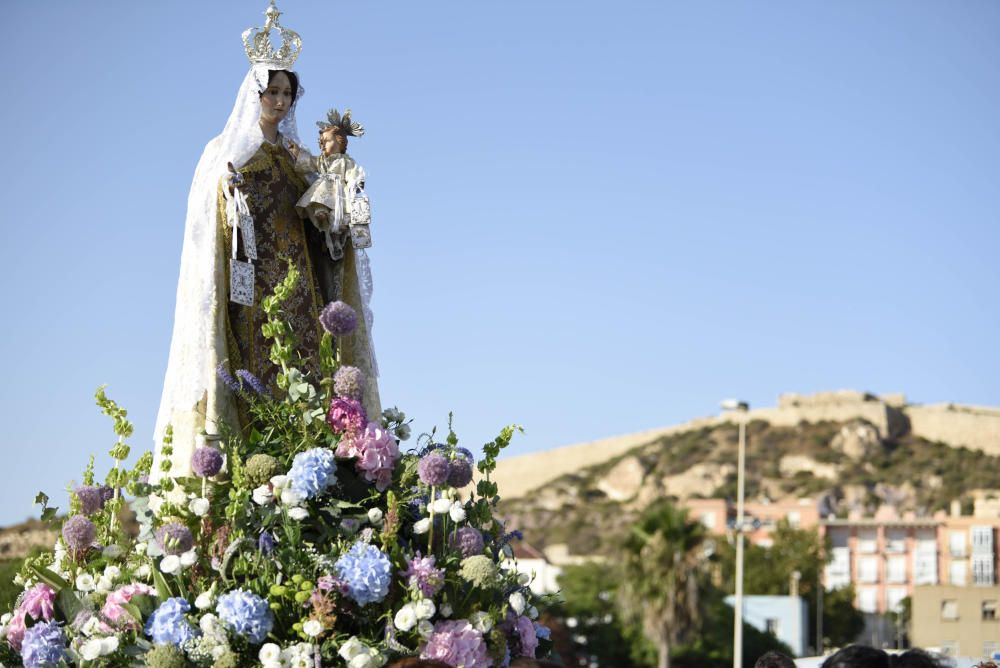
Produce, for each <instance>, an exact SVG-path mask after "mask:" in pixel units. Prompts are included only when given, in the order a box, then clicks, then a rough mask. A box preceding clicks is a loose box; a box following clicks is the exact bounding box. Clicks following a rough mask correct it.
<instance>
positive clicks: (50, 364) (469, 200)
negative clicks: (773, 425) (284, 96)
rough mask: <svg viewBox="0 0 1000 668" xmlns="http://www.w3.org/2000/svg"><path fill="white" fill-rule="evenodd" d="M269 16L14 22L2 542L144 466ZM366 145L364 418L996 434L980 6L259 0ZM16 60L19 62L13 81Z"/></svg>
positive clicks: (46, 6)
mask: <svg viewBox="0 0 1000 668" xmlns="http://www.w3.org/2000/svg"><path fill="white" fill-rule="evenodd" d="M265 6H266V2H265V1H264V0H238V1H237V0H212V1H211V2H202V3H191V2H170V3H166V2H160V3H152V2H134V1H127V2H126V1H107V0H106V1H102V2H99V3H94V2H67V1H65V0H47V1H46V2H29V1H28V0H15V1H13V2H10V3H8V4H7V6H6V11H5V14H6V15H7V18H8V21H7V31H8V35H7V37H8V39H7V42H6V45H7V53H8V61H9V62H13V61H14V60H16V62H18V63H20V65H19V66H17V67H14V68H8V69H7V71H6V72H5V74H4V77H5V85H4V91H5V94H4V95H5V103H4V104H3V105H2V111H0V114H2V119H3V127H4V128H5V129H6V133H5V138H4V144H5V145H6V146H8V147H9V148H11V151H10V152H9V153H8V154H7V159H6V160H4V161H3V162H2V163H0V178H2V183H3V194H4V198H3V199H4V204H3V210H2V211H3V212H2V218H0V220H2V230H3V239H4V241H3V243H2V244H0V279H2V285H3V287H4V293H5V297H4V300H3V327H2V328H0V349H2V350H3V351H4V353H5V363H4V368H5V371H6V374H5V376H6V379H5V382H4V383H3V384H2V385H0V407H2V408H0V411H2V422H3V430H2V435H0V447H2V449H3V453H4V455H5V457H4V466H3V468H2V473H0V480H2V481H3V483H4V484H3V485H2V486H0V499H2V502H3V503H2V504H0V523H7V522H11V521H16V520H20V519H22V518H24V517H26V516H27V515H28V514H29V513H31V512H32V509H31V506H30V501H31V498H32V497H33V495H34V493H35V491H37V490H39V489H45V490H47V491H48V492H49V494H50V495H51V496H52V497H53V498H54V499H55V500H56V501H57V502H58V503H60V504H61V505H65V493H63V492H62V491H61V490H62V489H63V488H65V486H66V485H67V484H68V483H69V482H70V481H71V480H73V479H74V478H76V479H78V477H79V473H80V471H81V469H82V467H83V465H84V464H85V462H86V459H87V456H88V454H89V453H99V454H100V455H101V461H105V462H106V461H107V457H106V455H105V452H106V450H107V449H108V448H109V447H110V445H111V444H112V443H113V440H114V438H113V434H112V433H111V429H110V422H109V420H107V418H105V417H103V416H102V415H100V414H99V413H98V411H97V410H96V408H95V407H94V406H93V402H92V399H91V396H92V394H93V390H94V388H95V387H96V386H97V385H99V384H101V383H108V384H110V389H109V393H110V395H111V396H112V397H114V398H116V399H117V400H118V401H120V402H121V403H123V404H124V405H125V406H126V407H128V408H129V410H130V415H131V417H133V418H134V420H135V423H136V436H135V437H134V438H133V439H132V444H133V446H135V447H136V449H144V448H146V447H148V446H149V445H150V443H151V432H152V424H153V420H154V417H155V412H156V409H157V405H158V402H159V393H160V386H161V383H162V379H163V372H164V369H165V366H166V359H167V350H168V345H169V339H170V333H171V320H172V315H173V308H174V290H175V287H176V280H177V271H178V261H179V257H180V247H181V240H182V228H183V220H184V211H185V205H186V200H187V193H188V188H189V185H190V181H191V177H192V174H193V170H194V166H195V163H196V161H197V159H198V156H199V155H200V153H201V150H202V147H203V146H204V144H205V142H206V141H208V140H209V139H210V138H211V137H212V136H214V135H215V134H217V133H218V132H219V131H220V130H221V128H222V125H223V124H224V122H225V120H226V117H227V115H228V113H229V111H230V109H231V106H232V103H233V99H234V96H235V93H236V90H237V88H238V86H239V83H240V81H241V80H242V77H243V75H244V73H245V71H246V68H247V63H246V59H245V56H244V55H243V51H242V46H241V44H240V40H239V36H240V32H241V31H242V30H243V29H244V28H246V27H248V26H251V25H260V23H261V20H262V18H263V17H262V11H263V10H264V8H265ZM281 9H282V10H283V11H284V12H285V14H284V16H283V20H284V22H285V23H286V24H287V25H288V26H289V27H292V28H294V29H297V30H298V31H299V32H300V33H301V34H302V36H303V39H304V42H305V48H304V52H303V55H302V57H301V58H300V60H299V62H298V64H297V66H296V68H297V70H298V71H299V73H300V74H301V76H302V81H303V84H304V86H305V87H306V89H307V94H306V96H305V97H304V98H303V99H302V101H301V103H300V105H299V122H300V126H301V127H303V128H304V129H307V130H309V142H310V143H312V137H311V135H312V132H311V128H312V127H314V126H313V121H315V120H318V119H319V118H321V117H322V116H323V114H324V112H325V110H326V109H327V108H328V107H331V106H337V107H340V108H343V107H351V108H352V109H354V112H355V115H356V118H357V119H358V120H360V121H361V122H362V123H364V124H365V126H366V128H367V129H368V134H367V135H366V136H365V137H364V138H362V139H359V140H356V141H354V142H352V145H351V152H352V154H353V155H354V156H355V157H356V158H357V159H358V161H359V162H361V163H362V164H363V165H365V166H366V168H367V169H368V172H369V175H370V176H369V191H370V194H371V196H372V199H373V212H374V224H373V233H374V238H375V248H374V249H373V251H372V253H371V255H372V260H373V264H374V269H375V281H376V294H375V300H374V306H375V313H376V327H375V337H376V343H377V347H378V354H379V361H380V363H381V367H382V371H383V377H382V380H381V383H382V389H383V397H384V402H385V403H386V404H388V405H392V404H398V405H399V406H400V407H401V408H403V409H404V410H405V411H407V412H408V413H409V414H410V415H412V416H414V417H416V418H417V422H416V425H415V426H416V427H417V431H418V432H419V431H421V430H424V429H427V428H429V427H430V426H431V425H433V424H443V423H444V421H445V418H446V415H447V413H448V411H449V410H454V411H455V414H456V418H455V422H456V426H457V429H458V431H459V435H460V436H461V437H462V438H463V441H464V443H465V444H466V445H469V446H470V447H473V448H477V447H478V446H479V444H481V443H482V442H483V441H485V440H488V439H490V438H492V436H493V435H494V434H495V433H496V430H497V429H498V428H499V427H500V426H502V425H503V424H505V423H508V422H519V423H521V424H523V425H524V426H525V428H526V429H527V433H526V434H525V435H524V436H523V437H521V438H519V439H518V440H517V441H516V445H515V446H514V448H513V451H514V452H527V451H530V450H537V449H543V448H549V447H554V446H558V445H565V444H569V443H574V442H579V441H583V440H590V439H595V438H599V437H604V436H610V435H615V434H621V433H627V432H631V431H636V430H640V429H647V428H652V427H657V426H661V425H666V424H671V423H675V422H679V421H682V420H686V419H688V418H692V417H696V416H700V415H706V414H710V413H713V412H715V411H716V407H717V402H718V400H719V399H721V398H723V397H727V396H738V397H741V398H744V399H748V400H749V401H751V403H753V404H755V405H770V404H773V402H774V400H775V397H776V396H777V395H778V394H779V393H781V392H785V391H799V392H812V391H818V390H826V389H837V388H855V389H864V390H870V391H874V392H889V391H903V392H905V393H907V395H908V396H909V397H910V398H911V399H912V400H913V401H918V402H938V401H955V402H964V403H973V404H987V405H998V404H1000V356H998V355H997V340H998V334H1000V316H998V314H997V306H996V304H997V288H998V285H1000V269H998V266H1000V263H998V262H997V254H998V250H1000V248H998V247H1000V232H998V230H1000V186H998V184H1000V123H998V122H997V110H998V109H1000V40H998V39H997V36H998V35H1000V3H997V2H994V1H992V0H979V1H975V0H968V1H963V2H940V1H935V2H925V1H918V0H898V1H878V2H871V1H860V0H857V1H845V2H835V3H834V2H802V1H799V0H794V1H792V0H789V1H787V2H756V1H750V0H747V1H737V2H684V3H681V2H660V1H649V2H619V3H613V4H609V3H606V2H591V1H589V0H572V1H570V0H562V1H555V0H551V1H546V2H539V1H538V0H532V1H527V0H513V1H512V0H507V1H505V2H469V1H468V0H461V1H459V0H451V1H447V2H409V1H407V2H403V1H391V2H390V1H384V2H355V3H344V2H331V1H329V0H323V1H322V2H320V1H307V0H284V2H283V3H282V4H281ZM14 55H16V56H17V58H16V59H14V58H13V56H14Z"/></svg>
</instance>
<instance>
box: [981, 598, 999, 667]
mask: <svg viewBox="0 0 1000 668" xmlns="http://www.w3.org/2000/svg"><path fill="white" fill-rule="evenodd" d="M996 618H997V602H996V601H983V621H984V622H992V621H996ZM987 656H989V655H988V654H987Z"/></svg>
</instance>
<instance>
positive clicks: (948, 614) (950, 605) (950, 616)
mask: <svg viewBox="0 0 1000 668" xmlns="http://www.w3.org/2000/svg"><path fill="white" fill-rule="evenodd" d="M941 619H943V620H945V621H954V620H956V619H958V601H956V600H955V599H953V598H946V599H945V600H943V601H941Z"/></svg>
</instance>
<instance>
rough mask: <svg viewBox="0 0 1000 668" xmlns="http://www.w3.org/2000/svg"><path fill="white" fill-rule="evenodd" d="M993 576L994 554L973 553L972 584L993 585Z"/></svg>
mask: <svg viewBox="0 0 1000 668" xmlns="http://www.w3.org/2000/svg"><path fill="white" fill-rule="evenodd" d="M993 580H994V576H993V555H992V554H975V553H973V555H972V584H974V585H981V586H982V585H987V586H988V585H992V584H993Z"/></svg>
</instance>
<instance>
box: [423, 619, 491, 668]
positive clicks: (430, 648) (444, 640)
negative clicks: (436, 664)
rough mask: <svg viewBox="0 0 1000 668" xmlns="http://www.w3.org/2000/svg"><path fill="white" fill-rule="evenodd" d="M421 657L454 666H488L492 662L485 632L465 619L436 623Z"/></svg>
mask: <svg viewBox="0 0 1000 668" xmlns="http://www.w3.org/2000/svg"><path fill="white" fill-rule="evenodd" d="M420 658H421V659H436V660H437V661H443V662H444V663H447V664H448V665H449V666H453V667H454V668H458V667H459V666H462V667H463V668H487V666H489V665H490V663H491V660H490V655H489V653H488V652H487V651H486V642H485V641H484V640H483V634H482V633H480V632H479V631H477V630H476V629H475V627H474V626H472V624H470V623H469V621H468V620H465V619H458V620H455V621H447V622H438V623H437V624H435V625H434V633H432V634H431V637H430V638H428V639H427V644H426V645H424V647H423V649H422V650H421V651H420Z"/></svg>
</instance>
